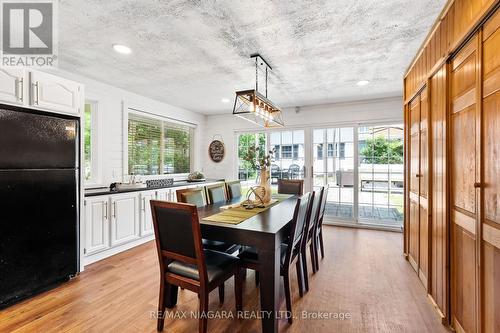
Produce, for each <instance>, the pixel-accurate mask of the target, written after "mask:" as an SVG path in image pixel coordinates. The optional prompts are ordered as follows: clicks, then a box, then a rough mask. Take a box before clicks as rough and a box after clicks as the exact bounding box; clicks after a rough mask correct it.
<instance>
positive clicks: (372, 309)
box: [0, 226, 447, 333]
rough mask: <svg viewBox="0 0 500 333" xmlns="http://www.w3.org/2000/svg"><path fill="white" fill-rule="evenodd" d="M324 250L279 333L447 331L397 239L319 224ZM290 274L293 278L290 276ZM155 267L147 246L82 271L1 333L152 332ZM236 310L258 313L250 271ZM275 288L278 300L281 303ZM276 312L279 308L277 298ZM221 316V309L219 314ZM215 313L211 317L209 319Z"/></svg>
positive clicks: (187, 303) (228, 322) (26, 305)
mask: <svg viewBox="0 0 500 333" xmlns="http://www.w3.org/2000/svg"><path fill="white" fill-rule="evenodd" d="M324 237H325V247H326V248H325V253H326V256H325V258H324V260H322V261H321V263H320V270H319V272H318V273H317V274H315V275H312V274H311V272H312V269H311V266H310V260H309V258H308V263H309V268H308V270H309V285H310V291H309V292H308V293H307V294H305V296H304V297H303V298H300V297H299V293H298V289H297V281H296V280H295V279H292V282H291V286H292V301H293V310H294V311H293V312H294V315H295V316H296V317H297V318H298V319H297V320H295V321H294V323H293V324H292V325H288V324H287V321H286V319H282V320H280V332H446V331H447V330H446V329H445V327H444V326H442V325H441V323H440V319H439V318H438V316H437V314H436V313H435V312H434V310H433V308H432V305H431V303H430V302H429V300H428V298H427V296H426V293H425V291H424V288H423V287H422V285H421V284H420V281H419V280H418V277H417V275H416V274H414V272H413V271H412V269H411V266H410V265H409V264H408V262H406V261H405V260H404V258H403V255H402V252H403V251H402V243H403V242H402V234H399V233H392V232H384V231H373V230H358V229H351V228H339V227H331V226H325V228H324ZM291 275H292V276H295V274H293V272H292V274H291ZM158 277H159V273H158V263H157V256H156V252H155V247H154V243H153V242H149V243H147V244H144V245H142V246H139V247H137V248H135V249H132V250H129V251H127V252H124V253H120V254H118V255H116V256H114V257H111V258H108V259H105V260H103V261H100V262H98V263H95V264H92V265H90V266H88V267H87V269H86V270H85V272H83V273H82V274H80V276H79V277H77V278H76V279H74V280H73V281H71V282H69V283H67V284H65V285H63V286H61V287H59V288H57V289H55V290H52V291H49V292H46V293H44V294H42V295H39V296H37V297H35V298H33V299H31V300H28V301H25V302H22V303H20V304H17V305H15V306H12V307H10V308H8V309H5V310H3V311H1V312H0V332H99V333H102V332H155V331H156V320H155V319H154V318H152V317H151V313H154V312H155V311H156V307H157V301H158ZM232 283H233V282H232V280H231V283H227V284H226V297H225V299H226V301H225V303H224V305H223V306H219V302H218V295H217V292H212V293H211V294H210V310H211V311H212V310H213V311H223V310H229V311H231V310H234V294H233V286H232ZM244 288H245V289H244V297H243V307H244V310H247V311H254V310H255V311H258V309H259V297H258V290H257V289H256V288H255V283H254V276H253V273H249V274H248V276H247V280H246V284H245V287H244ZM283 298H284V297H283V290H282V299H283ZM197 309H198V298H197V296H196V294H194V293H191V292H189V291H187V290H181V291H180V292H179V301H178V305H177V310H178V311H179V312H177V313H178V315H179V316H181V315H182V314H183V312H181V311H186V313H187V314H188V315H189V312H190V311H197ZM282 310H283V311H284V310H285V306H284V301H283V303H282ZM303 311H306V312H308V313H310V314H317V313H318V312H320V313H330V316H332V317H335V313H338V314H340V313H343V314H349V315H350V318H349V319H344V320H341V319H335V318H330V319H308V320H306V319H302V318H301V316H302V312H303ZM218 313H219V314H221V312H218ZM214 315H215V314H214ZM197 329H198V320H196V319H190V318H187V319H186V318H176V319H174V318H167V319H166V320H165V330H164V332H176V333H181V332H196V331H197ZM208 330H209V332H260V331H261V324H260V321H259V320H256V319H209V321H208Z"/></svg>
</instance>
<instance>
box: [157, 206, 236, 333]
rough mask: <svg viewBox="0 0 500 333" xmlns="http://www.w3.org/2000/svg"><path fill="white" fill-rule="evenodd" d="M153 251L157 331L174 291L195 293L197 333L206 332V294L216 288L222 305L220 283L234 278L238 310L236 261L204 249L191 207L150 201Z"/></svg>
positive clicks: (196, 214) (222, 289) (175, 296)
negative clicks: (157, 282)
mask: <svg viewBox="0 0 500 333" xmlns="http://www.w3.org/2000/svg"><path fill="white" fill-rule="evenodd" d="M151 212H152V215H153V226H154V231H155V239H156V249H157V252H158V261H159V263H160V295H159V301H158V323H157V330H158V331H162V330H163V326H164V321H165V315H164V311H165V309H166V308H172V307H174V306H175V303H176V302H177V288H178V287H182V288H184V289H187V290H191V291H193V292H195V293H197V294H198V297H199V302H200V306H199V310H200V313H199V315H200V316H199V332H200V333H205V332H207V313H208V294H209V293H210V292H211V291H212V290H214V289H215V288H217V287H219V300H220V302H221V303H223V302H224V288H223V286H224V282H225V281H226V280H228V279H229V278H231V277H233V276H234V279H235V283H234V288H235V290H234V292H235V298H236V310H237V311H241V309H242V279H241V269H240V266H239V259H238V258H237V257H234V256H231V255H229V254H227V253H222V252H217V251H212V250H207V249H204V248H203V246H202V241H201V230H200V222H199V220H198V212H197V209H196V206H195V205H192V204H183V203H174V202H166V201H157V200H151Z"/></svg>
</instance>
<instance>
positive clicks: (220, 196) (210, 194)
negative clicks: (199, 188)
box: [205, 183, 227, 205]
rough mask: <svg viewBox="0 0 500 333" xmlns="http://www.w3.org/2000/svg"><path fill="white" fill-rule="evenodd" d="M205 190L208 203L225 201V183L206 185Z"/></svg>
mask: <svg viewBox="0 0 500 333" xmlns="http://www.w3.org/2000/svg"><path fill="white" fill-rule="evenodd" d="M205 191H206V195H207V202H208V204H209V205H213V204H215V203H219V202H225V201H227V194H226V184H224V183H220V184H215V185H207V186H205Z"/></svg>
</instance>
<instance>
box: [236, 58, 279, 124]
mask: <svg viewBox="0 0 500 333" xmlns="http://www.w3.org/2000/svg"><path fill="white" fill-rule="evenodd" d="M250 58H255V89H251V90H242V91H237V92H236V99H235V100H234V107H233V115H235V116H237V117H240V118H242V119H245V120H247V121H250V122H252V123H254V124H257V125H259V126H262V127H265V128H275V127H284V126H285V123H284V122H283V115H282V112H281V110H280V108H278V107H277V106H276V105H274V104H273V102H271V101H270V100H269V99H268V98H267V72H268V69H269V70H272V67H271V66H269V64H268V63H267V62H266V61H265V60H264V58H262V57H261V56H260V54H258V53H257V54H252V55H251V56H250ZM259 64H260V66H265V68H266V92H265V96H264V95H262V94H261V93H259Z"/></svg>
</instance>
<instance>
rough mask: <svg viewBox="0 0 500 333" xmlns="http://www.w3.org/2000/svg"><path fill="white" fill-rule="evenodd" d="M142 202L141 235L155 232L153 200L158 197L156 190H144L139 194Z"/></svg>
mask: <svg viewBox="0 0 500 333" xmlns="http://www.w3.org/2000/svg"><path fill="white" fill-rule="evenodd" d="M139 198H140V200H141V201H140V204H141V236H142V237H144V236H148V235H151V234H153V232H154V230H153V216H152V215H151V204H150V203H149V202H150V201H151V200H155V199H156V192H154V191H153V192H142V193H141V194H140V196H139Z"/></svg>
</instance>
